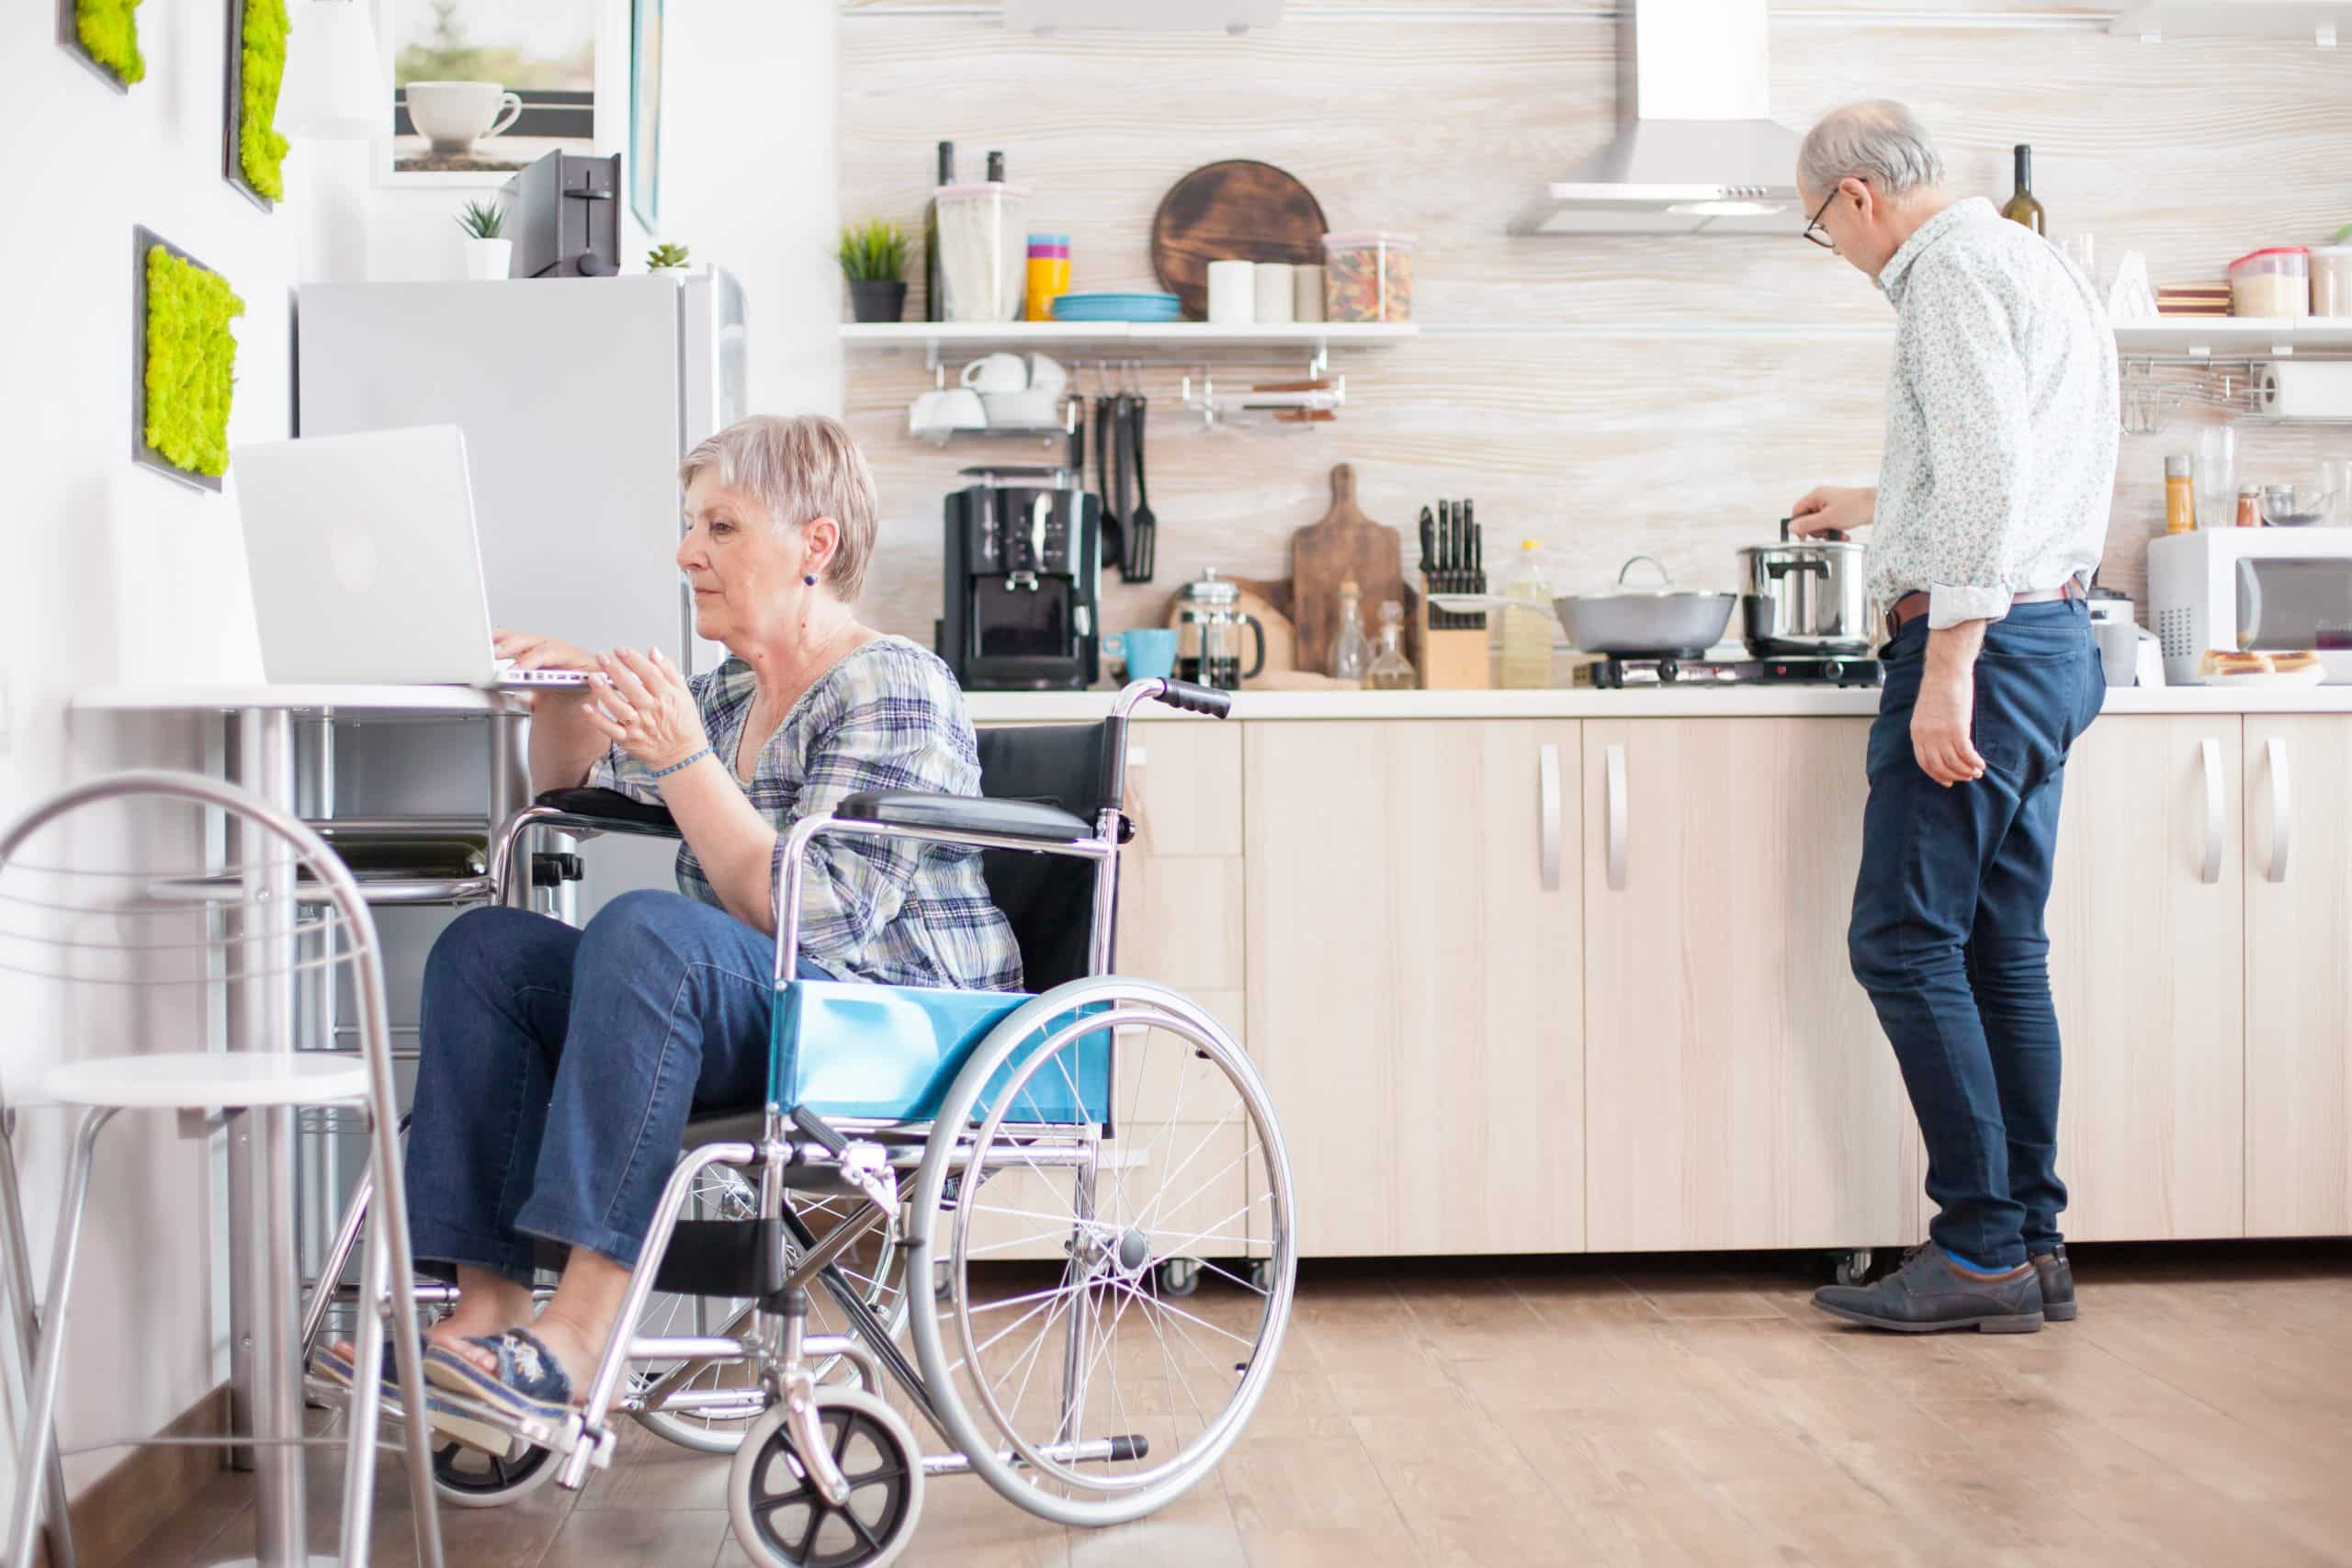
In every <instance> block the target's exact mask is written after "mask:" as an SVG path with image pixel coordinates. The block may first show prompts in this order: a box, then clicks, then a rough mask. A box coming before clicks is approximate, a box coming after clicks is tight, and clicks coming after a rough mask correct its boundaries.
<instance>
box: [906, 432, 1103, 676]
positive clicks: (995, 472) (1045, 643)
mask: <svg viewBox="0 0 2352 1568" xmlns="http://www.w3.org/2000/svg"><path fill="white" fill-rule="evenodd" d="M964 474H965V477H966V478H967V479H972V480H974V482H973V483H972V484H971V485H969V486H967V488H965V489H963V490H959V491H955V492H954V493H953V494H951V495H949V496H948V498H947V549H946V558H945V560H946V573H947V578H946V584H945V591H946V592H945V605H946V615H944V617H943V618H942V619H941V621H940V625H939V656H940V657H941V658H942V659H944V660H947V663H948V667H949V668H950V669H952V670H954V671H956V681H957V682H959V683H960V684H961V685H962V686H963V687H964V689H965V690H966V691H971V692H1080V691H1084V690H1085V689H1086V688H1087V687H1089V686H1091V685H1092V684H1093V683H1094V682H1095V679H1096V677H1097V676H1098V675H1099V674H1100V673H1101V668H1102V666H1101V651H1100V650H1101V635H1102V634H1101V620H1102V616H1101V602H1102V601H1101V594H1102V590H1101V581H1100V578H1101V572H1102V568H1103V562H1102V552H1103V541H1102V534H1103V527H1102V513H1101V502H1099V501H1098V500H1097V499H1096V497H1095V496H1094V495H1093V494H1092V493H1091V491H1087V490H1085V489H1083V488H1081V486H1080V480H1079V478H1078V476H1077V475H1076V474H1075V473H1073V472H1072V471H1071V470H1069V469H1068V468H967V469H965V470H964Z"/></svg>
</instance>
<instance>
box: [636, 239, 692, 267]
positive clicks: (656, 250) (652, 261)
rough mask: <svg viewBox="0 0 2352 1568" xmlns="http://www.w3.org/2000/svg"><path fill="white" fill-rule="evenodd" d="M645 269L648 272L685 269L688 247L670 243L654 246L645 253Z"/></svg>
mask: <svg viewBox="0 0 2352 1568" xmlns="http://www.w3.org/2000/svg"><path fill="white" fill-rule="evenodd" d="M645 270H646V271H648V272H684V271H685V270H686V247H685V246H684V245H670V244H662V245H656V246H654V247H653V248H652V249H651V250H650V251H648V252H646V253H645Z"/></svg>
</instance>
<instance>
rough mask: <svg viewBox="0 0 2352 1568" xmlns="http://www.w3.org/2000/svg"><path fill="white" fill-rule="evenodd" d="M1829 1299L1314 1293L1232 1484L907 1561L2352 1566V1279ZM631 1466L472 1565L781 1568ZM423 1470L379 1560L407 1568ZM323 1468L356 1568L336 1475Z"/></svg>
mask: <svg viewBox="0 0 2352 1568" xmlns="http://www.w3.org/2000/svg"><path fill="white" fill-rule="evenodd" d="M1816 1267H1817V1265H1816V1262H1815V1260H1814V1259H1812V1258H1798V1257H1765V1258H1733V1259H1724V1258H1673V1259H1660V1258H1618V1259H1611V1260H1598V1259H1579V1260H1573V1261H1566V1262H1561V1263H1558V1264H1554V1263H1550V1262H1545V1263H1542V1264H1532V1265H1523V1266H1520V1267H1512V1268H1498V1267H1491V1266H1484V1265H1468V1266H1447V1267H1442V1268H1439V1267H1430V1266H1422V1265H1413V1266H1398V1267H1390V1268H1382V1269H1377V1270H1372V1269H1362V1268H1351V1267H1340V1266H1326V1267H1320V1268H1317V1267H1314V1266H1310V1267H1309V1269H1308V1270H1307V1272H1306V1276H1305V1278H1304V1279H1303V1280H1302V1282H1301V1288H1300V1294H1299V1303H1298V1312H1297V1316H1296V1319H1295V1329H1294V1332H1293V1334H1292V1335H1291V1337H1290V1338H1289V1340H1288V1342H1287V1343H1286V1344H1285V1346H1284V1348H1283V1357H1282V1363H1281V1364H1282V1372H1281V1375H1280V1377H1279V1378H1278V1379H1277V1380H1276V1381H1275V1383H1274V1385H1273V1389H1272V1393H1271V1394H1270V1395H1269V1397H1268V1401H1267V1404H1266V1405H1265V1406H1264V1407H1263V1408H1261V1411H1260V1412H1259V1414H1258V1416H1257V1418H1256V1419H1255V1420H1254V1421H1253V1422H1252V1424H1251V1426H1250V1428H1249V1430H1248V1432H1247V1433H1246V1434H1245V1435H1244V1437H1243V1438H1242V1440H1241V1442H1240V1444H1239V1445H1238V1447H1237V1448H1236V1449H1235V1450H1233V1452H1232V1453H1231V1454H1230V1455H1229V1456H1228V1457H1227V1460H1226V1461H1225V1463H1224V1465H1223V1467H1222V1469H1221V1470H1220V1472H1218V1474H1217V1475H1216V1477H1215V1478H1214V1479H1213V1480H1212V1481H1210V1482H1208V1483H1204V1484H1203V1485H1202V1486H1201V1487H1199V1488H1198V1489H1197V1490H1195V1491H1194V1492H1193V1494H1192V1495H1188V1496H1187V1497H1186V1498H1184V1499H1183V1500H1182V1502H1180V1503H1178V1504H1177V1505H1176V1506H1173V1507H1171V1508H1170V1509H1168V1510H1167V1511H1165V1512H1164V1513H1162V1514H1160V1515H1159V1516H1158V1517H1154V1518H1152V1519H1149V1520H1147V1521H1144V1522H1143V1523H1140V1524H1136V1525H1131V1526H1127V1527H1125V1528H1122V1529H1115V1530H1111V1531H1106V1532H1071V1531H1066V1530H1062V1529H1055V1528H1052V1527H1048V1526H1043V1525H1040V1524H1038V1523H1037V1522H1036V1521H1035V1520H1033V1519H1031V1518H1030V1517H1027V1516H1026V1515H1023V1514H1022V1513H1019V1512H1017V1511H1016V1510H1014V1509H1013V1508H1012V1506H1010V1505H1008V1504H1006V1503H1004V1502H1003V1501H1001V1499H999V1498H998V1497H997V1495H995V1494H994V1493H992V1492H990V1491H989V1490H988V1489H987V1487H986V1486H985V1485H984V1484H982V1483H978V1482H977V1481H972V1480H942V1481H935V1482H933V1483H932V1485H931V1486H930V1488H929V1489H928V1492H927V1495H926V1500H925V1506H924V1510H923V1517H922V1525H921V1527H920V1529H919V1531H918V1534H917V1538H916V1540H915V1543H914V1545H913V1547H912V1548H911V1549H910V1551H908V1552H907V1554H906V1555H905V1556H904V1557H902V1558H901V1559H900V1562H908V1563H918V1564H929V1563H939V1564H949V1565H953V1568H996V1565H1004V1568H1035V1565H1046V1564H1056V1565H1058V1564H1070V1565H1079V1564H1088V1563H1116V1564H1119V1565H1120V1568H1156V1565H1159V1564H1167V1565H1169V1568H1225V1565H1228V1564H1229V1565H1236V1568H1241V1565H1249V1568H1271V1565H1273V1564H1316V1565H1322V1564H1332V1565H1336V1568H1382V1565H1385V1564H1390V1563H1398V1564H1403V1563H1441V1562H1444V1563H1452V1562H1462V1563H1469V1562H1477V1563H1483V1564H1518V1563H1554V1562H1557V1563H1588V1562H1589V1563H1617V1564H1634V1563H1659V1564H1686V1563H1740V1564H1746V1563H1770V1564H1778V1565H1793V1564H1805V1563H1813V1564H1831V1563H1857V1564H1861V1563H1867V1564H1871V1565H1872V1568H1885V1565H1890V1564H1905V1563H1918V1564H1939V1563H1951V1564H1956V1565H1958V1564H1965V1565H1968V1568H1992V1565H1997V1564H2026V1563H2033V1564H2053V1565H2054V1564H2061V1563H2064V1564H2076V1563H2131V1564H2231V1565H2233V1568H2235V1565H2238V1564H2246V1565H2258V1568H2289V1565H2292V1564H2299V1563H2352V1247H2347V1246H2341V1245H2326V1246H2309V1247H2284V1248H2261V1249H2256V1248H2252V1247H2236V1246H2211V1247H2179V1248H2166V1249H2161V1250H2159V1249H2143V1248H2131V1249H2103V1250H2102V1249H2092V1250H2090V1251H2088V1252H2087V1253H2086V1254H2085V1255H2083V1256H2082V1257H2080V1258H2078V1259H2077V1269H2078V1272H2079V1275H2080V1277H2081V1280H2082V1287H2083V1316H2082V1318H2081V1320H2080V1321H2079V1322H2077V1323H2075V1324H2071V1325H2064V1324H2058V1325H2051V1326H2050V1327H2049V1328H2047V1329H2045V1330H2044V1331H2043V1332H2041V1333H2040V1334H2036V1335H2021V1336H2005V1337H1985V1336H1979V1335H1974V1334H1964V1335H1945V1336H1939V1337H1932V1338H1923V1339H1912V1338H1905V1337H1894V1336H1881V1335H1876V1334H1872V1333H1870V1332H1869V1331H1867V1330H1860V1329H1849V1328H1843V1327H1840V1326H1838V1325H1835V1324H1833V1323H1832V1322H1831V1321H1830V1320H1828V1319H1826V1318H1825V1317H1823V1316H1821V1315H1820V1314H1816V1313H1815V1312H1814V1311H1813V1310H1812V1309H1811V1308H1810V1307H1809V1306H1808V1305H1807V1304H1806V1296H1807V1293H1808V1292H1809V1291H1810V1289H1811V1287H1812V1285H1813V1284H1814V1283H1815V1269H1816ZM622 1443H623V1450H624V1452H623V1457H622V1459H621V1460H620V1461H619V1462H617V1463H616V1467H615V1469H614V1471H613V1472H612V1473H609V1474H606V1475H603V1476H599V1477H597V1478H596V1479H594V1480H593V1481H592V1482H591V1483H590V1484H589V1486H588V1488H587V1490H586V1491H585V1492H584V1493H583V1494H581V1495H578V1496H576V1497H575V1496H574V1495H571V1494H567V1493H563V1492H560V1491H559V1490H557V1489H555V1488H553V1487H547V1488H543V1489H542V1490H540V1491H538V1492H537V1493H535V1494H533V1495H530V1496H529V1497H527V1498H526V1499H523V1500H521V1501H519V1502H517V1503H516V1504H515V1506H511V1507H508V1508H505V1509H499V1510H460V1509H444V1510H443V1512H442V1516H441V1517H442V1521H443V1529H444V1530H445V1531H446V1539H447V1541H448V1543H449V1561H450V1562H451V1563H452V1564H463V1565H466V1568H571V1565H574V1564H592V1563H593V1564H599V1565H634V1564H654V1563H660V1564H677V1565H682V1568H705V1565H714V1564H715V1565H724V1564H740V1563H741V1562H744V1561H745V1559H744V1558H743V1556H742V1554H741V1552H740V1551H737V1550H736V1549H735V1547H734V1546H733V1544H732V1542H731V1541H729V1539H728V1532H727V1515H726V1511H725V1509H726V1500H725V1496H724V1492H723V1486H724V1481H725V1476H726V1469H727V1467H726V1465H725V1463H724V1462H723V1461H713V1460H710V1459H707V1458H699V1457H695V1456H693V1455H689V1454H686V1453H684V1452H682V1451H680V1450H675V1449H672V1448H669V1447H667V1446H666V1445H664V1444H663V1443H662V1442H661V1441H660V1440H658V1439H656V1438H652V1437H651V1436H650V1435H649V1434H647V1433H645V1432H643V1431H641V1430H639V1429H638V1428H636V1427H634V1426H628V1427H625V1436H624V1438H623V1439H622ZM388 1468H389V1469H390V1476H389V1478H388V1479H389V1483H390V1484H388V1486H387V1487H386V1489H385V1491H384V1494H383V1502H382V1504H381V1505H380V1506H379V1511H378V1518H377V1528H376V1539H377V1540H378V1542H379V1548H378V1550H379V1559H378V1560H379V1562H390V1563H400V1562H409V1561H412V1559H411V1558H410V1556H409V1555H408V1546H409V1541H410V1529H409V1516H408V1513H407V1510H406V1504H405V1500H404V1494H402V1493H401V1490H400V1486H401V1477H400V1472H399V1467H398V1465H397V1463H392V1464H390V1465H389V1467H388ZM312 1470H313V1472H314V1475H313V1482H312V1486H311V1491H312V1495H313V1497H314V1499H315V1501H314V1503H313V1505H312V1508H313V1516H314V1517H313V1521H312V1534H313V1537H314V1544H315V1545H316V1547H317V1548H318V1549H319V1550H322V1551H331V1550H332V1549H333V1540H334V1517H333V1515H334V1496H335V1492H334V1486H335V1475H334V1465H333V1464H332V1463H331V1462H327V1461H319V1462H314V1464H313V1466H312ZM315 1472H325V1473H315ZM249 1495H250V1480H249V1478H246V1477H243V1476H229V1475H224V1476H222V1477H221V1478H220V1481H218V1482H217V1483H214V1484H213V1486H212V1488H211V1490H210V1491H209V1493H208V1494H207V1495H205V1496H204V1497H203V1498H202V1499H201V1500H200V1501H199V1503H198V1505H197V1506H194V1507H192V1508H189V1509H187V1510H184V1511H182V1513H181V1514H180V1515H179V1516H178V1517H175V1518H174V1519H172V1520H170V1521H169V1522H167V1523H164V1524H163V1525H161V1526H160V1527H159V1528H158V1529H156V1531H155V1532H154V1534H153V1536H152V1537H151V1538H150V1539H149V1540H147V1541H146V1542H145V1543H144V1544H143V1545H142V1546H141V1548H140V1549H139V1550H138V1551H136V1552H135V1553H134V1554H133V1556H132V1557H131V1558H130V1562H135V1563H137V1564H139V1565H140V1568H178V1565H181V1564H195V1563H203V1562H214V1561H218V1560H220V1559H221V1558H225V1557H230V1556H232V1555H235V1554H236V1553H238V1552H241V1551H250V1550H251V1546H250V1542H251V1537H252V1524H251V1513H250V1509H249V1506H248V1498H249Z"/></svg>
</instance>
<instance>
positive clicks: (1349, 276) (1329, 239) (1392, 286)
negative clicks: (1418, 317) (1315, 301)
mask: <svg viewBox="0 0 2352 1568" xmlns="http://www.w3.org/2000/svg"><path fill="white" fill-rule="evenodd" d="M1323 301H1324V312H1323V313H1324V314H1325V316H1326V317H1328V318H1329V320H1331V321H1411V320H1412V319H1413V236H1412V235H1410V234H1388V233H1382V232H1378V231H1374V232H1373V233H1369V234H1326V235H1324V236H1323Z"/></svg>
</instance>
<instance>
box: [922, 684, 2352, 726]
mask: <svg viewBox="0 0 2352 1568" xmlns="http://www.w3.org/2000/svg"><path fill="white" fill-rule="evenodd" d="M1113 695H1114V694H1113V693H1112V692H1110V691H1108V690H1104V691H1098V692H1036V693H1028V692H975V693H973V694H971V695H970V697H969V698H968V699H967V700H968V701H969V702H970V704H971V709H972V719H973V722H974V723H976V724H1020V723H1047V724H1053V723H1060V724H1082V723H1086V722H1088V721H1090V720H1093V719H1099V718H1101V717H1103V716H1104V715H1106V714H1108V713H1109V712H1110V708H1111V699H1112V697H1113ZM1878 697H1879V694H1878V689H1877V688H1876V687H1871V686H1858V687H1853V688H1849V689H1843V690H1841V689H1839V688H1838V687H1835V686H1727V687H1715V688H1712V689H1709V688H1699V689H1679V688H1678V689H1674V690H1664V691H1662V690H1658V689H1657V688H1651V689H1648V690H1636V691H1613V692H1612V691H1589V690H1579V689H1565V688H1564V689H1555V690H1553V691H1546V692H1527V691H1520V692H1503V691H1486V692H1344V691H1334V692H1238V693H1236V694H1234V703H1233V714H1232V716H1233V717H1235V718H1240V719H1252V718H1256V719H1325V718H1328V719H1347V718H1355V719H1363V718H1396V719H1417V718H1783V717H1836V716H1855V715H1862V716H1867V715H1870V714H1873V713H1876V712H1877V711H1878ZM2104 711H2105V712H2108V713H2144V714H2263V713H2313V714H2319V713H2352V686H2305V687H2300V688H2286V689H2281V688H2278V687H2268V688H2265V689H2261V690H2255V691H2227V690H2217V689H2215V688H2213V687H2210V686H2164V687H2153V688H2149V689H2147V690H2141V689H2138V688H2122V689H2118V690H2115V691H2110V692H2109V693H2108V694H2107V706H2106V708H2105V710H2104ZM1137 716H1138V717H1143V718H1171V719H1173V718H1191V717H1193V715H1191V714H1185V713H1180V712H1179V711H1177V710H1176V709H1174V708H1170V707H1166V706H1163V705H1160V704H1159V703H1147V704H1145V705H1143V707H1142V708H1140V709H1138V710H1137Z"/></svg>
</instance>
